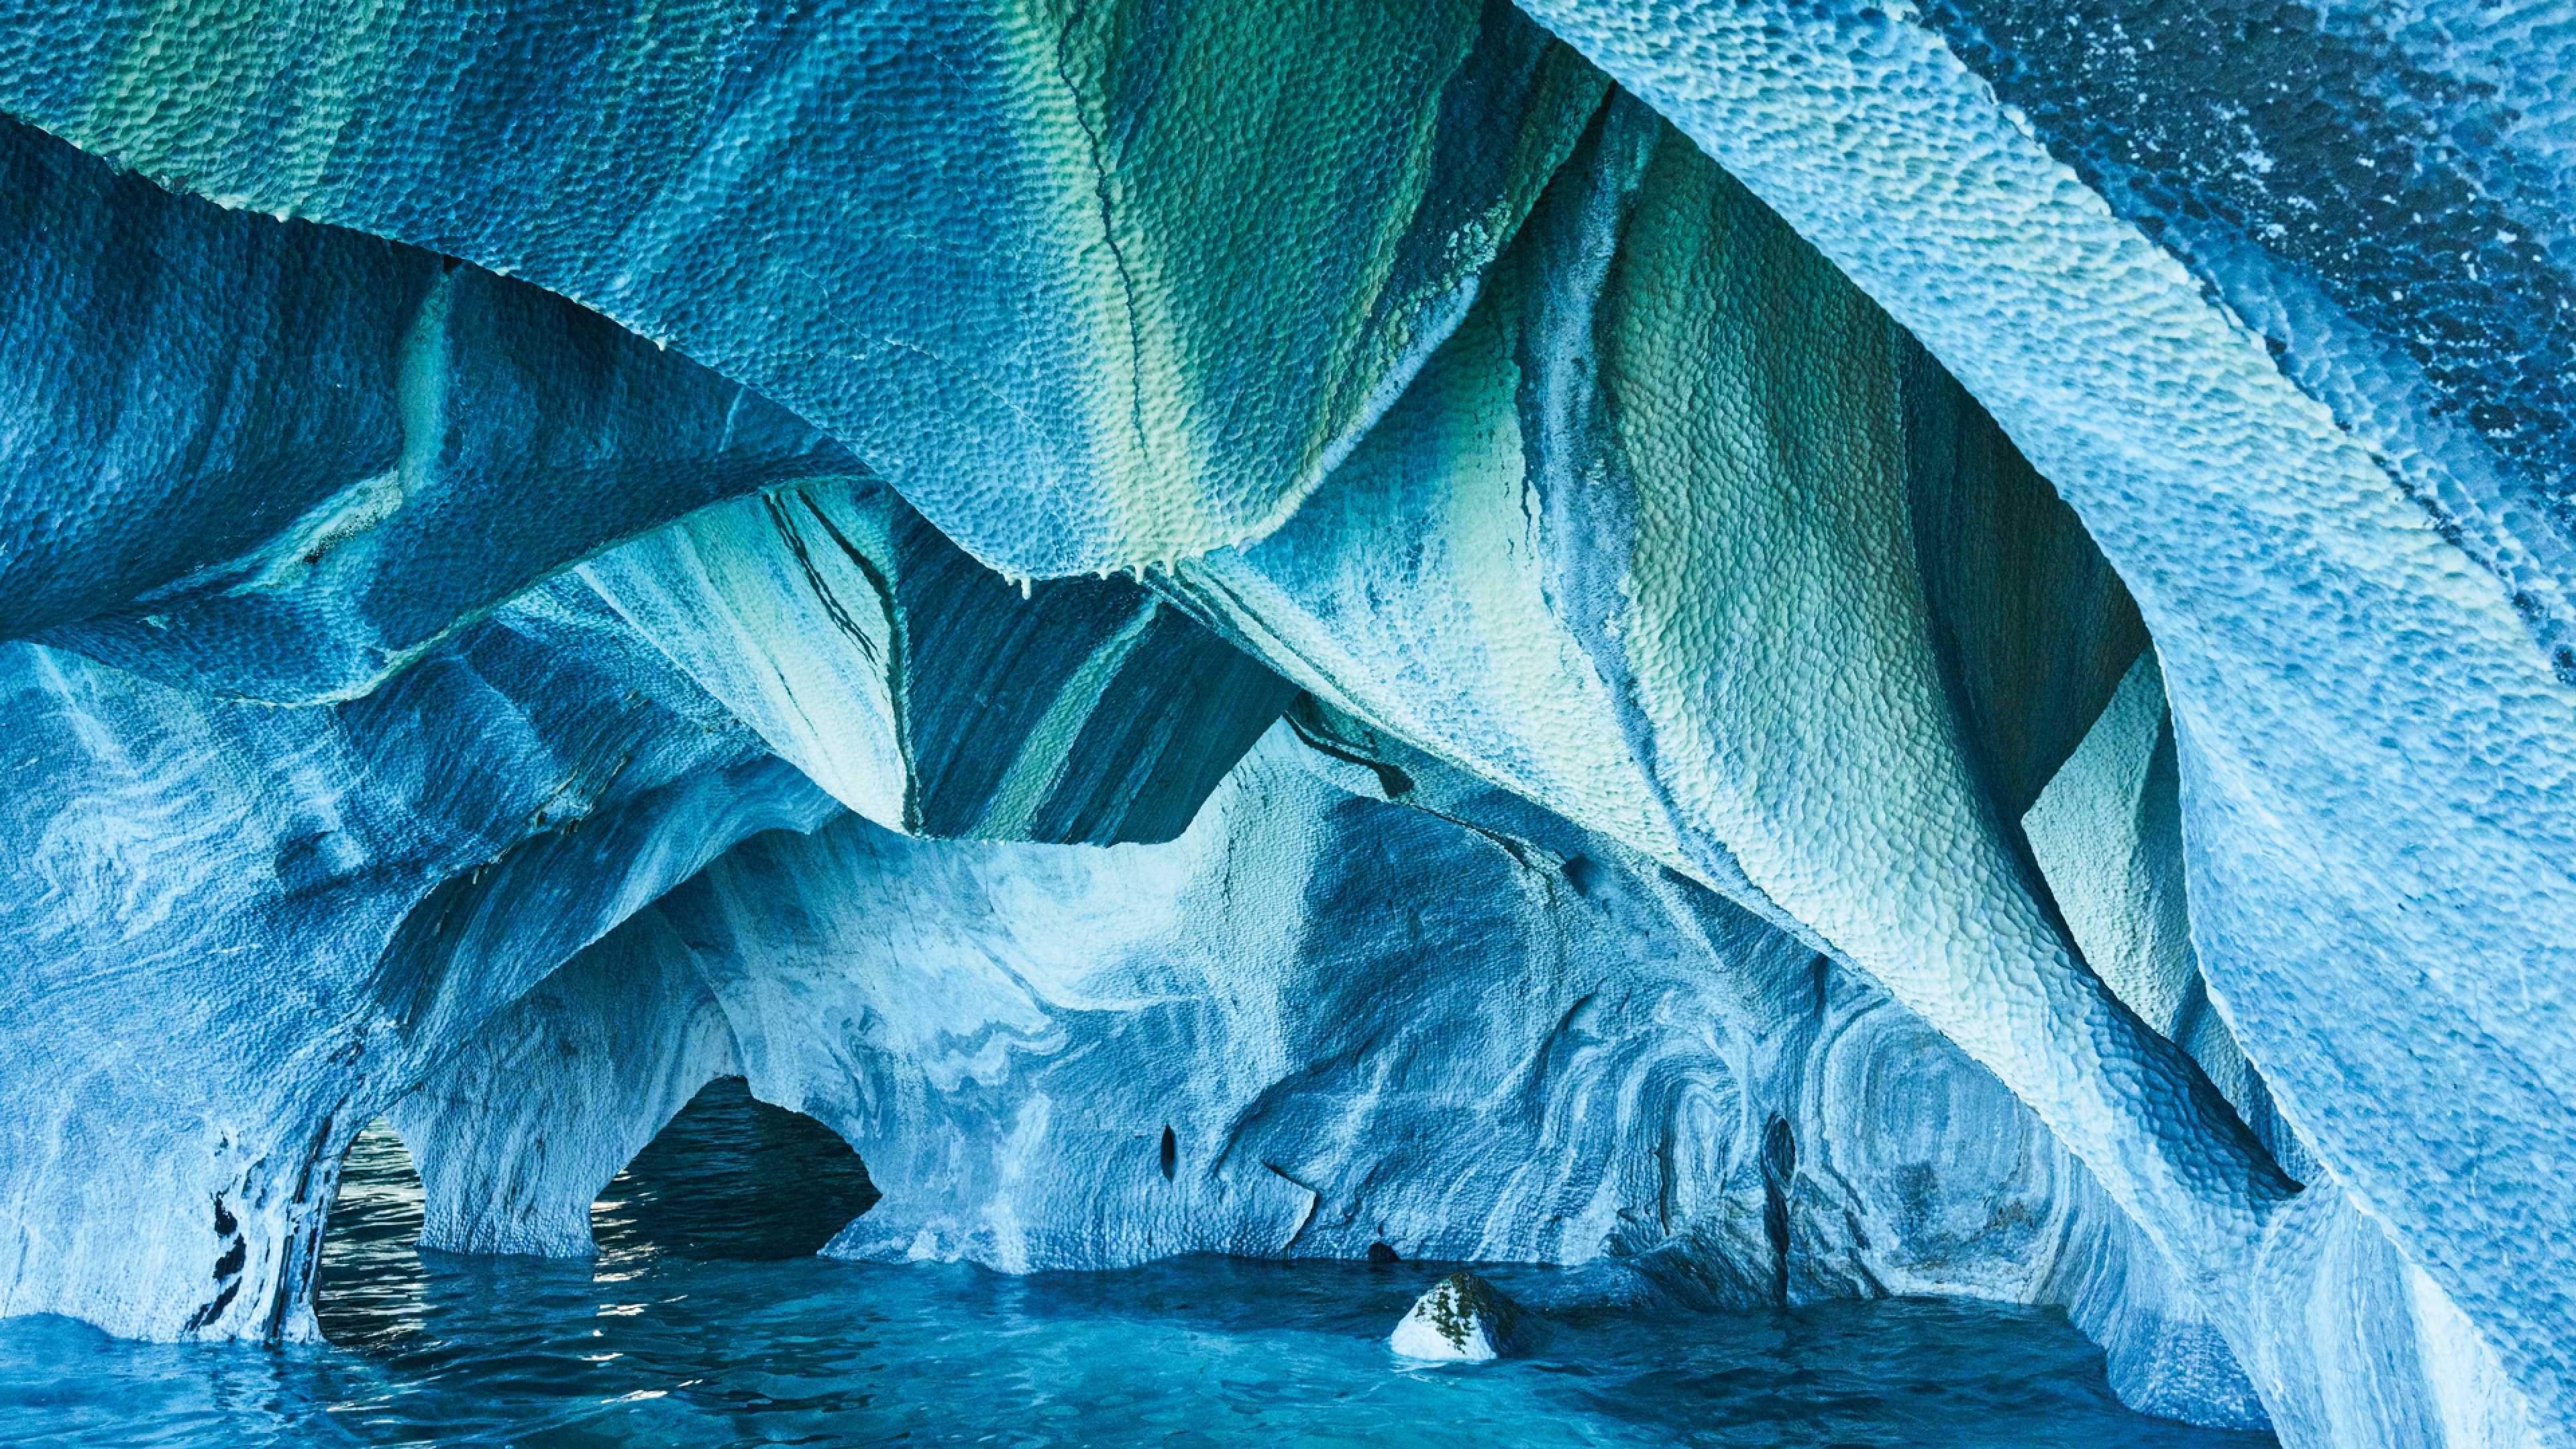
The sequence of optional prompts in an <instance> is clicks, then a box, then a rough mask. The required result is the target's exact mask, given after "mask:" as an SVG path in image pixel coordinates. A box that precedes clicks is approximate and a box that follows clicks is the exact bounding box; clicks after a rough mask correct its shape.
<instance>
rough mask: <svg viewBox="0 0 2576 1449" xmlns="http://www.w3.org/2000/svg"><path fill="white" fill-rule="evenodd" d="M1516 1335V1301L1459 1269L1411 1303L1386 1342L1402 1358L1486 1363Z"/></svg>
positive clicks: (1517, 1337) (1518, 1333) (1513, 1345)
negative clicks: (1411, 1309)
mask: <svg viewBox="0 0 2576 1449" xmlns="http://www.w3.org/2000/svg"><path fill="white" fill-rule="evenodd" d="M1520 1337H1521V1310H1520V1305H1519V1304H1516V1303H1514V1302H1512V1300H1511V1299H1509V1298H1506V1297H1504V1296H1503V1292H1502V1290H1501V1289H1499V1288H1496V1287H1495V1286H1494V1285H1493V1284H1491V1283H1488V1282H1486V1281H1485V1280H1484V1279H1482V1278H1479V1277H1477V1276H1476V1275H1475V1274H1473V1273H1467V1272H1458V1273H1452V1274H1450V1275H1449V1276H1448V1277H1446V1278H1443V1279H1441V1280H1440V1281H1439V1282H1437V1283H1434V1284H1432V1285H1431V1291H1430V1292H1428V1293H1425V1294H1423V1295H1422V1296H1421V1297H1420V1298H1417V1299H1415V1300H1414V1301H1413V1311H1412V1312H1410V1313H1407V1314H1405V1315H1404V1321H1403V1322H1401V1323H1398V1324H1397V1325H1396V1326H1395V1332H1394V1333H1393V1334H1390V1335H1389V1336H1388V1337H1387V1346H1388V1347H1390V1348H1392V1349H1394V1350H1395V1351H1396V1352H1397V1353H1400V1354H1402V1355H1404V1356H1405V1357H1406V1358H1418V1359H1427V1360H1430V1361H1433V1362H1442V1363H1448V1362H1454V1363H1490V1362H1492V1361H1493V1360H1495V1359H1498V1358H1501V1357H1502V1356H1503V1355H1505V1354H1507V1353H1510V1352H1511V1351H1512V1350H1513V1349H1514V1348H1516V1347H1518V1346H1519V1342H1520Z"/></svg>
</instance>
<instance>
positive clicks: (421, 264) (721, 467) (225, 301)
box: [0, 121, 864, 704]
mask: <svg viewBox="0 0 2576 1449" xmlns="http://www.w3.org/2000/svg"><path fill="white" fill-rule="evenodd" d="M0 184H5V185H6V187H7V188H8V194H9V197H10V205H9V207H8V208H7V210H6V211H5V213H0V279H5V285H6V286H7V287H8V288H9V290H10V291H11V292H12V294H14V295H21V296H27V297H41V298H43V299H44V302H45V305H43V306H41V307H20V308H12V309H10V313H9V316H8V317H7V318H6V319H5V320H0V407H5V408H6V409H7V414H8V419H9V426H8V428H7V430H6V432H5V433H4V434H0V637H5V638H13V639H19V638H41V639H44V640H47V641H49V642H52V643H55V644H58V645H62V646H64V647H68V648H73V649H78V650H80V651H81V652H83V653H86V654H90V655H92V656H94V657H97V658H101V659H105V660H107V661H109V662H111V663H115V664H119V665H122V666H124V667H127V668H130V669H134V670H137V671H139V672H142V673H145V674H148V675H151V676H152V677H154V678H157V679H160V680H162V681H164V682H166V683H170V684H173V685H177V686H180V687H183V688H188V689H192V690H197V691H203V692H213V693H217V694H225V695H232V696H237V697H242V698H248V699H257V700H265V701H269V702H273V703H284V704H303V703H316V702H331V701H339V700H346V699H353V698H356V697H358V696H360V695H363V694H366V693H367V692H368V691H370V690H372V689H374V688H376V687H377V686H378V685H380V684H382V683H384V681H385V680H387V679H389V678H390V677H392V676H393V675H394V674H396V673H398V672H399V671H400V670H401V669H403V668H404V667H406V666H408V665H410V664H412V663H413V662H415V661H417V660H419V659H420V658H422V657H424V656H425V655H427V654H428V653H429V652H430V651H431V650H433V649H434V648H436V647H437V645H438V644H439V643H440V642H441V641H443V640H444V639H446V638H447V637H449V636H450V635H451V634H453V633H454V632H455V631H456V630H457V629H458V628H460V627H462V626H464V625H465V624H468V623H471V622H472V621H473V620H475V619H477V618H480V617H481V616H483V615H484V614H486V613H488V612H490V611H491V610H492V609H494V608H495V607H498V606H499V605H501V604H502V603H504V602H506V601H507V600H508V599H509V598H510V597H511V596H512V595H514V594H517V593H519V592H520V591H522V590H523V589H526V588H528V587H529V586H530V585H532V584H534V583H536V582H537V581H539V580H540V579H543V578H545V577H546V576H548V575H550V574H552V573H554V572H556V571H557V570H559V569H561V568H563V567H564V566H565V565H567V564H569V563H572V562H573V561H575V560H577V559H579V558H582V557H584V556H586V555H589V554H592V553H596V552H597V551H599V550H600V549H601V548H603V547H606V546H608V545H609V544H611V543H613V542H615V541H617V540H619V539H622V538H626V537H629V536H631V535H634V534H638V533H642V532H645V531H647V530H649V529H651V528H654V527H656V526H658V525H660V524H662V523H664V522H666V521H668V520H669V519H671V518H674V517H676V516H678V515H680V514H683V513H686V512H688V511H690V510H691V509H694V508H698V507H701V506H703V505H705V504H708V503H711V502H714V501H716V500H718V499H722V498H726V497H729V496H733V495H736V494H742V493H747V492H751V491H754V490H758V489H763V488H771V487H775V486H778V485H780V484H783V483H789V482H795V481H809V480H820V479H832V478H851V477H857V476H863V475H864V470H863V469H862V468H860V466H859V465H858V463H857V462H856V460H854V459H852V458H851V457H850V456H849V455H848V454H847V453H846V452H845V451H843V450H842V449H841V448H839V447H838V446H837V445H835V444H834V443H833V442H832V441H831V440H830V439H829V438H827V437H825V436H824V435H822V434H821V433H818V432H816V431H815V430H814V429H813V428H811V427H808V426H807V425H806V424H804V423H803V422H802V421H800V420H799V419H797V418H795V417H793V416H791V415H790V414H788V413H787V412H786V411H785V410H784V409H782V408H780V407H778V406H777V405H775V404H773V403H770V402H768V401H766V400H765V399H763V398H761V397H760V396H759V395H757V394H755V393H752V392H749V391H747V390H746V389H744V388H743V387H741V386H739V385H737V384H735V383H731V382H727V381H726V380H724V379H723V378H720V377H717V376H716V375H714V374H713V373H710V372H708V371H707V370H706V369H704V368H702V367H698V366H696V365H694V364H692V363H690V362H688V361H687V360H686V359H684V358H682V357H680V356H678V355H676V354H673V353H669V352H665V351H662V350H660V349H657V348H655V347H653V346H651V345H650V344H648V343H646V342H644V341H643V340H641V339H640V338H637V337H635V336H634V335H632V334H630V333H628V332H625V331H623V330H622V329H620V328H618V327H616V326H614V325H612V324H610V323H608V322H607V321H605V320H603V319H602V318H600V317H598V316H596V315H594V314H592V313H589V312H586V311H584V310H583V309H581V308H579V307H576V306H574V305H572V304H571V303H569V302H566V301H564V300H563V299H562V298H560V297H557V296H553V295H551V294H549V293H546V292H543V291H540V290H538V289H537V288H535V287H532V286H529V285H527V284H526V283H523V282H514V281H510V280H508V279H505V278H502V277H497V276H495V275H493V274H492V273H490V272H487V271H484V270H483V269H481V268H479V267H472V266H463V265H460V264H458V263H456V262H454V261H452V260H450V259H448V258H444V257H440V256H437V255H434V254H432V253H429V252H424V251H421V250H418V249H416V248H413V247H405V246H395V245H390V244H388V243H385V242H382V241H379V240H377V239H376V238H374V237H371V236H366V235H363V234H360V233H356V232H350V231H344V230H341V229H339V228H335V227H325V226H316V225H314V224H312V223H309V222H298V221H286V222H280V221H276V220H273V219H270V218H267V217H262V216H252V215H243V214H240V213H237V212H227V211H225V210H223V209H222V208H219V207H217V206H214V205H213V204H211V203H208V202H205V201H201V200H197V199H195V198H192V197H184V196H176V195H172V194H171V193H169V192H166V191H163V190H161V189H159V188H157V187H154V186H152V185H151V184H149V183H147V182H145V181H143V180H142V179H141V178H139V177H136V176H132V175H120V174H118V173H116V172H115V171H113V170H112V169H111V168H110V167H108V166H107V165H106V164H105V163H103V162H100V161H98V160H96V159H94V158H92V157H88V156H84V155H82V154H80V153H79V152H76V151H74V150H72V149H71V148H70V147H68V146H65V145H63V144H62V143H61V142H59V141H55V140H52V139H51V138H49V137H46V136H44V135H42V134H40V133H38V132H36V131H33V130H31V129H29V128H27V127H25V126H23V125H19V124H17V123H15V122H9V121H0Z"/></svg>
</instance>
